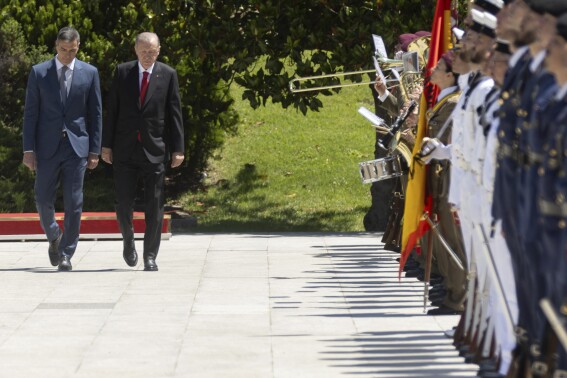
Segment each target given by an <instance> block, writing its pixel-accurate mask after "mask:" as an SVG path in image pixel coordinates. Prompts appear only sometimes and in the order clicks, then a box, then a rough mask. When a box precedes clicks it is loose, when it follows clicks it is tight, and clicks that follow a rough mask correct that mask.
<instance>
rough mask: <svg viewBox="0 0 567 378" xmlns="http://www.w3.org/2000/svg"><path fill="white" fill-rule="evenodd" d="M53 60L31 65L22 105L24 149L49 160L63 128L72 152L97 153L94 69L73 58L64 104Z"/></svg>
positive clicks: (98, 121)
mask: <svg viewBox="0 0 567 378" xmlns="http://www.w3.org/2000/svg"><path fill="white" fill-rule="evenodd" d="M55 59H56V58H53V59H51V60H48V61H45V62H43V63H40V64H37V65H35V66H33V67H32V70H31V72H30V75H29V77H28V85H27V89H26V104H25V108H24V131H23V142H24V146H23V147H24V151H34V152H35V153H36V156H37V157H38V158H39V159H49V158H50V157H52V156H53V155H54V154H55V152H56V151H57V148H58V146H59V142H60V140H61V133H62V131H63V127H64V126H65V128H66V129H67V135H68V138H69V141H70V142H71V145H72V146H73V149H74V150H75V153H76V154H77V155H78V156H79V157H87V156H88V154H89V152H92V153H96V154H99V153H100V143H101V129H102V103H101V98H100V82H99V76H98V70H97V69H96V68H95V67H93V66H91V65H90V64H87V63H85V62H82V61H80V60H78V59H75V67H74V70H73V80H72V82H71V88H70V89H69V92H68V95H67V100H66V102H65V106H63V103H62V102H61V96H60V91H59V79H58V78H57V66H56V65H55Z"/></svg>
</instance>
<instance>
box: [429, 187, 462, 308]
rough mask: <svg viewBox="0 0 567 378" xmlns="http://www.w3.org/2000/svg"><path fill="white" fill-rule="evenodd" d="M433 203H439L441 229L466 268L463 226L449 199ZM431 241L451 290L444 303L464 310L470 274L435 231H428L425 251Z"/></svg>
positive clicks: (440, 231)
mask: <svg viewBox="0 0 567 378" xmlns="http://www.w3.org/2000/svg"><path fill="white" fill-rule="evenodd" d="M433 202H434V203H435V204H436V205H435V206H436V209H435V210H436V214H437V220H438V222H439V227H438V228H437V230H438V231H439V233H440V234H441V236H442V237H443V238H444V239H445V241H446V242H447V244H448V245H449V246H450V248H451V249H452V250H453V252H455V254H456V255H457V257H458V258H459V259H460V260H461V263H462V265H463V266H464V267H466V266H467V262H466V261H467V257H466V254H465V249H464V243H463V235H462V233H461V228H460V226H459V224H458V223H457V222H456V221H455V217H454V213H453V212H452V211H451V205H449V201H448V196H444V197H438V198H434V199H433ZM428 238H432V240H431V246H432V248H433V256H434V257H435V259H436V261H437V269H438V270H439V274H441V275H442V276H443V277H444V278H445V279H444V281H443V285H444V286H445V289H446V290H447V295H446V296H445V299H444V301H443V304H444V305H445V306H447V307H449V308H452V309H454V310H457V311H462V310H463V303H464V301H465V297H466V294H467V290H466V288H467V272H466V271H465V270H462V269H461V268H459V266H458V264H457V263H456V262H455V260H454V259H453V257H451V255H450V253H449V252H448V251H447V249H446V248H445V246H444V245H443V243H442V242H441V241H440V240H439V238H438V237H437V236H435V235H434V234H433V233H432V231H430V232H428V233H427V235H426V237H425V238H424V241H423V244H422V245H423V247H424V248H426V246H427V245H428V244H429V240H428ZM424 250H426V249H424Z"/></svg>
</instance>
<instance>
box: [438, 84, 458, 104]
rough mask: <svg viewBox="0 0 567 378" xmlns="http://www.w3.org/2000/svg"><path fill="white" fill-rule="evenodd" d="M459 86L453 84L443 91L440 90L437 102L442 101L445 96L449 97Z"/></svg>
mask: <svg viewBox="0 0 567 378" xmlns="http://www.w3.org/2000/svg"><path fill="white" fill-rule="evenodd" d="M457 89H458V88H457V86H456V85H453V86H451V87H448V88H445V89H443V90H442V91H441V92H439V95H437V102H440V101H441V100H443V99H444V98H445V97H447V96H448V95H450V94H451V93H453V92H455V91H456V90H457Z"/></svg>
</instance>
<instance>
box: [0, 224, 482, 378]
mask: <svg viewBox="0 0 567 378" xmlns="http://www.w3.org/2000/svg"><path fill="white" fill-rule="evenodd" d="M380 238H381V235H380V234H374V233H281V234H280V233H274V234H179V235H178V234H174V235H173V236H172V237H171V238H170V239H169V240H163V241H162V244H161V250H160V254H159V256H158V259H157V262H158V265H159V269H160V270H159V271H158V272H144V271H143V263H141V262H140V264H139V265H138V266H136V267H134V268H130V267H128V266H127V265H126V264H125V263H124V261H123V259H122V242H121V241H120V240H81V241H80V242H79V247H78V249H77V252H76V254H75V256H74V257H73V259H72V263H73V267H74V270H73V271H72V272H57V270H56V268H54V267H51V266H50V264H49V259H48V256H47V248H48V243H47V242H46V241H36V240H34V241H28V242H0V282H1V285H2V290H0V377H11V378H19V377H22V378H23V377H25V378H27V377H119V378H129V377H136V378H139V377H152V378H154V377H199V378H200V377H203V378H209V377H223V378H226V377H246V378H250V377H260V378H265V377H274V378H276V377H277V378H280V377H282V378H287V377H290V378H298V377H325V378H326V377H348V376H352V377H436V378H437V377H472V376H475V375H476V372H477V366H476V365H470V364H465V363H464V360H463V359H462V358H461V357H459V356H458V353H457V352H456V351H455V349H454V347H453V346H452V345H451V340H449V339H447V338H445V337H444V336H443V331H444V330H446V329H450V328H451V327H453V326H454V325H456V323H457V322H458V320H459V318H458V317H457V316H437V317H435V316H427V315H425V314H424V308H423V284H422V283H421V282H419V281H417V280H415V279H406V278H401V279H398V264H397V262H396V261H395V259H396V257H398V255H397V254H395V253H392V252H389V251H386V250H384V249H383V246H382V245H381V243H380ZM136 245H137V247H138V249H139V251H140V252H141V248H142V247H143V244H142V242H141V241H137V242H136ZM140 260H141V259H140Z"/></svg>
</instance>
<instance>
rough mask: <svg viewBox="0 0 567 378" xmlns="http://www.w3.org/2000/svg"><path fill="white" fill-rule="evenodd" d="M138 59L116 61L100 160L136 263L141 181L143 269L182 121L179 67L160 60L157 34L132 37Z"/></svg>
mask: <svg viewBox="0 0 567 378" xmlns="http://www.w3.org/2000/svg"><path fill="white" fill-rule="evenodd" d="M135 51H136V55H137V56H138V60H134V61H131V62H127V63H123V64H120V65H119V66H118V68H117V70H116V74H115V76H114V80H113V83H112V87H111V90H110V93H109V99H108V108H107V115H106V119H105V122H104V125H103V132H102V160H103V161H104V162H106V163H108V164H113V167H114V183H115V189H116V217H117V219H118V224H119V226H120V231H121V232H122V236H123V238H124V250H123V256H124V260H125V261H126V263H127V264H128V265H129V266H132V267H133V266H136V265H137V263H138V254H137V252H136V247H135V243H134V229H133V225H132V213H133V208H134V199H135V197H136V187H137V183H138V179H139V178H141V179H142V180H143V184H144V198H145V221H146V231H145V234H144V270H146V271H156V270H158V267H157V264H156V262H155V260H156V257H157V254H158V250H159V246H160V241H161V228H162V223H163V209H164V178H165V165H166V164H167V163H168V162H169V161H170V160H171V167H172V168H175V167H178V166H179V165H181V163H182V162H183V159H184V149H185V148H184V136H183V120H182V116H181V99H180V96H179V84H178V80H177V72H176V71H175V69H173V68H171V67H169V66H168V65H166V64H164V63H161V62H158V61H157V57H158V55H159V51H160V44H159V38H158V36H157V35H156V34H154V33H149V32H144V33H141V34H139V35H138V36H137V37H136V44H135Z"/></svg>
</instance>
